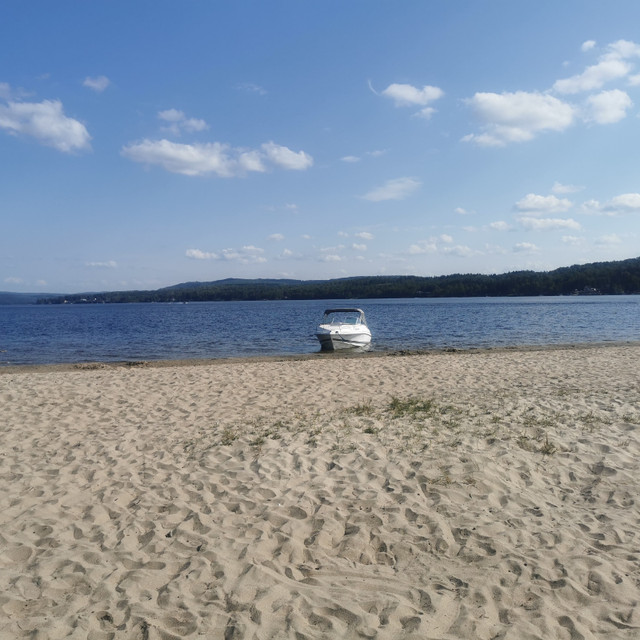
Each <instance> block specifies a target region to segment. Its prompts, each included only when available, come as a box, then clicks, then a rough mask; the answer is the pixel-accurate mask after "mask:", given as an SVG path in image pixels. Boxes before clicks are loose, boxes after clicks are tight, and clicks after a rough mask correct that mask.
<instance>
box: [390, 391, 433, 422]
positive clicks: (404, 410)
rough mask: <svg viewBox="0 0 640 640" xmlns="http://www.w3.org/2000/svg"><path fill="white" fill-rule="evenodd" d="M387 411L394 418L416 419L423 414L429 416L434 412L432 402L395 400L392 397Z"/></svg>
mask: <svg viewBox="0 0 640 640" xmlns="http://www.w3.org/2000/svg"><path fill="white" fill-rule="evenodd" d="M389 411H391V413H392V415H393V417H394V418H400V417H404V416H408V417H411V418H417V417H419V416H421V415H424V414H431V413H433V412H434V411H435V403H434V401H433V400H422V399H420V398H404V399H403V398H397V397H396V396H393V397H392V398H391V402H390V403H389Z"/></svg>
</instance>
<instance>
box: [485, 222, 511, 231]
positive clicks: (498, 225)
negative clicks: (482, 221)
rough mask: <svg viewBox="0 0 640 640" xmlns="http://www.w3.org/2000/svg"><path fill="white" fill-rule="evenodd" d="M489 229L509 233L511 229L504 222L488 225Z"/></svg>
mask: <svg viewBox="0 0 640 640" xmlns="http://www.w3.org/2000/svg"><path fill="white" fill-rule="evenodd" d="M489 227H490V228H491V229H494V230H495V231H511V229H513V227H512V226H511V225H510V224H509V223H508V222H505V221H504V220H496V221H495V222H491V223H489Z"/></svg>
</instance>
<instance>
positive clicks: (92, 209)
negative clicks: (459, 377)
mask: <svg viewBox="0 0 640 640" xmlns="http://www.w3.org/2000/svg"><path fill="white" fill-rule="evenodd" d="M638 25H640V3H638V2H637V0H616V1H615V2H610V3H607V4H606V6H605V5H604V4H603V3H602V2H601V1H600V0H597V1H596V0H579V1H578V0H560V1H559V0H555V1H548V0H538V1H537V2H518V1H515V0H509V1H506V0H504V1H500V0H495V1H492V0H487V1H482V0H465V1H463V0H446V1H445V0H431V1H427V0H420V1H418V0H411V1H401V0H399V1H398V2H389V1H383V0H378V1H376V0H349V1H345V0H340V1H337V0H324V1H317V2H314V1H311V0H309V1H294V0H289V1H284V0H270V1H269V2H266V1H265V0H253V1H243V0H236V1H233V2H231V1H229V2H223V1H219V2H213V1H204V0H181V1H177V0H175V1H168V0H154V1H153V2H151V1H141V0H127V1H126V2H125V1H123V0H109V1H106V0H105V1H99V0H95V1H92V2H80V1H77V2H68V1H65V0H61V1H60V2H55V3H52V2H50V1H48V0H47V1H44V0H30V1H29V2H21V1H18V0H7V1H6V2H3V3H2V4H1V5H0V60H1V62H0V220H1V229H2V232H1V233H0V289H3V290H6V291H51V292H80V291H97V290H114V289H153V288H158V287H162V286H166V285H170V284H175V283H178V282H184V281H194V280H200V281H207V280H216V279H219V278H226V277H246V278H254V277H262V278H278V277H286V278H299V279H324V278H336V277H343V276H355V275H383V274H415V275H441V274H449V273H503V272H506V271H513V270H520V269H535V270H549V269H554V268H557V267H560V266H568V265H571V264H576V263H585V262H593V261H601V260H619V259H625V258H630V257H637V256H638V255H640V250H639V249H638V247H639V245H640V243H639V239H640V224H639V223H640V174H639V171H638V166H639V164H638V155H639V151H638V150H639V149H640V119H639V116H640V109H639V107H640V29H638Z"/></svg>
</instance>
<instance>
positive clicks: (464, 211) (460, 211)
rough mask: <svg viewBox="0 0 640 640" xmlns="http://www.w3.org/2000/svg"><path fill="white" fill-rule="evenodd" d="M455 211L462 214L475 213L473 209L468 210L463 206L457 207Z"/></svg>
mask: <svg viewBox="0 0 640 640" xmlns="http://www.w3.org/2000/svg"><path fill="white" fill-rule="evenodd" d="M453 212H454V213H457V214H458V215H460V216H470V215H472V214H473V211H467V210H466V209H463V208H462V207H456V208H455V209H454V210H453Z"/></svg>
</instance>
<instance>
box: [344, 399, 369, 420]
mask: <svg viewBox="0 0 640 640" xmlns="http://www.w3.org/2000/svg"><path fill="white" fill-rule="evenodd" d="M345 412H346V413H350V414H352V415H354V416H372V415H373V414H374V413H375V409H374V408H373V405H372V404H371V400H365V401H364V402H361V403H360V404H357V405H355V406H354V407H348V408H347V409H345Z"/></svg>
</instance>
